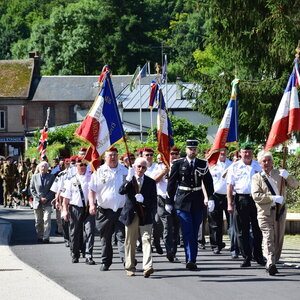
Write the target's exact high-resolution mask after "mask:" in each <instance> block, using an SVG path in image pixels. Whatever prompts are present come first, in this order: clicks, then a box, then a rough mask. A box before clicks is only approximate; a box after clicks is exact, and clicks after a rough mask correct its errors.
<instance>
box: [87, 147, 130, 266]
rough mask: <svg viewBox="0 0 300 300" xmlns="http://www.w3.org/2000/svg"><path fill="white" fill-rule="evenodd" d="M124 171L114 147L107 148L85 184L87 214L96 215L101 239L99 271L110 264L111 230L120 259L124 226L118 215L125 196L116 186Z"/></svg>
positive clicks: (123, 179) (123, 175)
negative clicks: (87, 183) (87, 191)
mask: <svg viewBox="0 0 300 300" xmlns="http://www.w3.org/2000/svg"><path fill="white" fill-rule="evenodd" d="M127 173H128V170H127V168H126V167H124V166H123V165H121V164H119V163H118V150H117V149H116V148H115V147H111V148H110V149H109V150H107V151H106V152H105V163H104V164H103V165H102V166H100V167H99V168H98V169H97V171H96V172H94V173H93V175H92V180H91V182H90V185H89V203H90V213H91V214H92V215H95V214H96V222H97V228H98V230H99V233H100V240H101V249H102V253H101V266H100V270H101V271H108V270H109V267H110V265H111V264H112V259H113V248H112V235H113V233H114V232H116V238H117V240H118V250H119V254H120V258H121V261H122V262H124V237H125V228H124V225H123V224H122V223H121V222H120V221H119V216H120V213H121V210H122V208H123V206H124V203H125V196H124V195H120V194H119V188H120V186H121V185H122V184H123V182H124V181H125V178H126V176H127ZM95 199H97V206H98V207H97V209H96V205H95V203H94V202H95Z"/></svg>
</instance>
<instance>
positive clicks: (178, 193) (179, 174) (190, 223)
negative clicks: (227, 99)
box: [166, 143, 214, 269]
mask: <svg viewBox="0 0 300 300" xmlns="http://www.w3.org/2000/svg"><path fill="white" fill-rule="evenodd" d="M196 145H198V143H197V144H196ZM187 147H188V146H187ZM191 147H194V146H191ZM192 161H193V163H192V164H193V165H191V160H190V159H189V158H184V159H179V160H177V161H175V162H174V164H173V166H172V169H171V173H170V178H169V182H168V187H167V193H168V197H167V199H166V204H169V205H174V207H175V209H176V210H177V214H178V217H179V220H180V223H181V228H182V235H183V242H184V247H185V253H186V263H187V266H186V267H187V268H189V269H195V268H197V266H196V265H195V263H196V258H197V251H198V250H197V249H198V247H197V246H198V245H197V238H198V231H199V226H200V224H201V222H202V216H203V209H204V195H203V192H202V188H201V184H202V182H203V183H204V185H205V188H206V191H207V194H208V197H209V198H210V199H211V197H212V196H213V193H214V187H213V180H212V177H211V174H210V172H209V169H208V164H207V161H205V160H202V159H198V158H194V159H192Z"/></svg>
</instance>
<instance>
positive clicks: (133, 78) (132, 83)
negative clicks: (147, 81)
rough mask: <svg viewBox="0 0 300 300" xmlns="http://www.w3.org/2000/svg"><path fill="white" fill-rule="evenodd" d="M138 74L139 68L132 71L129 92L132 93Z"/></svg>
mask: <svg viewBox="0 0 300 300" xmlns="http://www.w3.org/2000/svg"><path fill="white" fill-rule="evenodd" d="M139 73H140V67H137V68H136V70H135V71H134V74H133V76H132V79H131V82H130V92H132V91H133V90H134V89H135V86H136V85H135V79H136V78H137V76H138V75H139Z"/></svg>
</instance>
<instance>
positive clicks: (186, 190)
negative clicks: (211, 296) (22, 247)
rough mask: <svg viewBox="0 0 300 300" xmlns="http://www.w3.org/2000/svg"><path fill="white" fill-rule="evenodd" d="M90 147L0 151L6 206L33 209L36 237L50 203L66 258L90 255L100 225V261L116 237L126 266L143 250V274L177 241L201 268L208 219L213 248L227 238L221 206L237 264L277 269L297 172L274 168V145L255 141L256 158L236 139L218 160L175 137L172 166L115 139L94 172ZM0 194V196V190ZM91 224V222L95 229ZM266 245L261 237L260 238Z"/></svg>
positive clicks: (188, 260) (46, 223) (44, 232)
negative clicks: (68, 153) (49, 155)
mask: <svg viewBox="0 0 300 300" xmlns="http://www.w3.org/2000/svg"><path fill="white" fill-rule="evenodd" d="M85 151H86V148H81V149H80V150H79V153H78V155H77V156H72V157H71V158H67V159H63V160H58V159H55V160H54V161H53V166H52V168H50V166H49V163H48V162H47V161H46V160H43V161H42V162H40V163H37V162H36V160H32V161H30V160H29V159H25V160H24V162H23V161H22V162H20V163H19V165H16V164H14V162H13V159H12V157H7V158H6V162H5V163H4V161H3V160H0V177H1V181H2V184H1V182H0V187H1V186H3V204H4V207H7V206H10V207H11V206H16V205H17V204H20V203H23V204H24V205H28V206H30V207H31V208H32V209H33V211H34V216H35V229H36V233H37V239H38V242H41V243H49V241H50V239H49V236H50V231H51V213H52V209H53V207H54V208H55V212H56V222H57V230H56V233H58V234H63V236H64V241H65V246H66V247H69V249H70V252H71V257H72V258H71V261H72V263H78V262H79V259H80V256H82V257H84V258H85V262H86V264H88V265H94V264H95V261H94V259H93V246H94V239H95V234H96V232H97V233H98V234H99V235H100V241H101V265H100V270H101V271H107V270H109V268H110V266H111V264H112V261H113V243H117V247H118V253H119V259H120V263H122V264H123V265H124V269H125V271H126V274H127V276H134V275H135V272H136V265H137V260H136V258H135V256H136V252H137V251H142V252H143V264H142V265H143V272H144V273H143V274H144V277H145V278H147V277H149V276H150V275H151V274H152V273H153V272H154V267H153V260H152V251H153V249H154V248H155V250H156V252H157V253H158V254H163V248H162V247H161V238H162V239H163V243H164V246H165V251H166V258H167V259H168V261H170V262H171V263H173V262H176V261H178V258H177V257H176V253H177V247H178V245H180V244H183V247H184V250H185V267H186V268H187V269H188V270H196V269H197V264H196V260H197V253H198V249H199V248H204V247H205V238H204V227H205V222H206V218H207V221H208V226H209V239H210V247H211V250H212V251H213V253H214V254H215V255H220V254H221V251H222V249H224V248H225V246H226V245H225V243H224V242H223V231H224V229H223V214H225V216H226V219H227V225H228V228H227V229H228V234H229V237H230V241H231V245H230V252H231V256H232V258H233V259H236V258H238V257H239V255H241V256H242V257H243V261H242V263H241V265H240V267H241V268H246V267H249V266H251V263H252V262H253V261H255V262H256V263H257V264H259V265H264V266H266V271H267V272H268V273H269V274H270V275H275V274H276V273H278V270H277V268H276V263H277V262H278V260H279V258H280V255H281V250H282V245H283V238H284V230H285V219H286V207H285V200H286V188H287V187H290V188H297V187H298V186H299V183H298V181H297V180H296V179H295V178H294V177H293V176H291V175H290V174H289V173H288V171H287V170H284V169H274V167H273V157H272V154H271V152H268V151H267V152H264V151H260V152H259V153H258V156H257V161H256V160H255V159H254V156H253V146H252V144H250V143H243V144H241V147H240V151H239V159H237V160H236V161H234V162H232V161H230V160H229V159H228V158H227V149H223V150H222V151H221V152H220V155H219V159H218V161H217V163H216V164H215V165H213V166H211V167H210V166H209V164H208V162H207V161H206V160H203V159H199V158H197V154H198V141H197V140H187V142H186V148H185V154H184V155H182V153H180V149H179V148H178V147H176V146H173V147H172V148H171V151H170V168H169V167H168V166H166V165H165V164H164V163H163V162H162V160H161V157H160V155H158V156H157V162H154V150H153V149H152V148H149V147H145V148H142V149H138V151H137V155H134V154H133V153H126V154H124V155H122V156H120V157H119V153H118V150H117V149H116V148H115V147H111V148H110V149H109V150H107V151H106V152H105V155H104V161H103V164H102V165H101V166H100V167H99V168H98V169H97V170H95V171H94V172H93V171H92V169H91V167H90V165H89V164H87V162H86V161H85V160H84V155H85ZM0 200H1V199H0ZM96 228H97V231H96ZM262 246H263V247H262Z"/></svg>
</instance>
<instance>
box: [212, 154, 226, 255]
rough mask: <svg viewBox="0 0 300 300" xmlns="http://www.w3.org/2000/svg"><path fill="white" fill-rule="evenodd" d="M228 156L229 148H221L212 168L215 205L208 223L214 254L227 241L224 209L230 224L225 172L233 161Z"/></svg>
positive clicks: (217, 252)
mask: <svg viewBox="0 0 300 300" xmlns="http://www.w3.org/2000/svg"><path fill="white" fill-rule="evenodd" d="M226 156H227V149H223V150H221V151H220V155H219V159H218V161H217V163H216V164H215V165H214V166H212V167H211V168H210V173H211V176H212V178H213V182H214V191H215V192H214V200H215V207H214V209H213V210H212V211H211V212H208V225H209V237H210V245H211V248H212V250H213V252H214V254H220V251H221V250H222V249H223V248H224V247H225V243H223V211H224V212H225V214H226V218H227V224H229V215H228V212H227V196H226V193H227V183H226V179H225V178H224V177H223V174H224V172H225V170H226V169H227V168H228V167H229V166H230V165H231V161H230V160H229V159H228V158H226Z"/></svg>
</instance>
